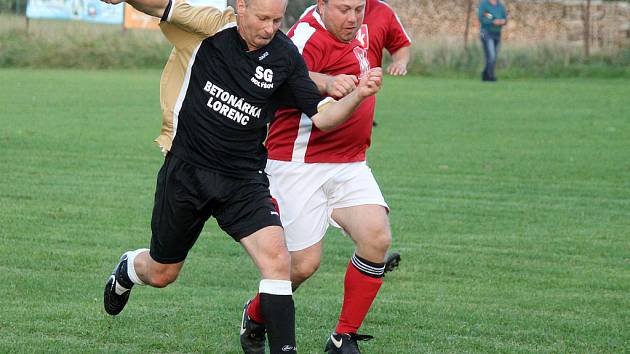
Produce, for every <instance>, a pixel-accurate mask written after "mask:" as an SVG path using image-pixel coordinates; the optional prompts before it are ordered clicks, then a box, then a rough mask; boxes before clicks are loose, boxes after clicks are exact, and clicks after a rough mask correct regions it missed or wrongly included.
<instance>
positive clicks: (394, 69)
mask: <svg viewBox="0 0 630 354" xmlns="http://www.w3.org/2000/svg"><path fill="white" fill-rule="evenodd" d="M410 59H411V48H410V47H409V46H407V47H402V48H400V49H398V50H397V51H395V52H394V53H392V63H391V64H390V65H389V67H388V68H387V72H388V73H389V74H390V75H392V76H404V75H407V65H408V64H409V60H410Z"/></svg>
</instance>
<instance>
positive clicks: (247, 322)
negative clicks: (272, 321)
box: [241, 300, 265, 354]
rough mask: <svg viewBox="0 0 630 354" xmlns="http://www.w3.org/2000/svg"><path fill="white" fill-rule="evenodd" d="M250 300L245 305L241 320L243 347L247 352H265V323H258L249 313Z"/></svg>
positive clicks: (254, 353)
mask: <svg viewBox="0 0 630 354" xmlns="http://www.w3.org/2000/svg"><path fill="white" fill-rule="evenodd" d="M250 302H252V301H251V300H250V301H248V302H247V303H246V304H245V306H244V307H243V318H242V320H241V347H243V353H245V354H265V324H264V323H258V322H256V321H254V320H252V319H251V318H249V316H248V315H247V308H248V307H249V303H250Z"/></svg>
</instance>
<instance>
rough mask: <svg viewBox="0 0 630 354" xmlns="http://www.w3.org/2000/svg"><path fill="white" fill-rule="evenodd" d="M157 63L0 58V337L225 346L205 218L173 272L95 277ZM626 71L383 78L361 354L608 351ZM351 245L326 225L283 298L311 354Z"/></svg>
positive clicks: (621, 322) (622, 224)
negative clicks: (146, 282)
mask: <svg viewBox="0 0 630 354" xmlns="http://www.w3.org/2000/svg"><path fill="white" fill-rule="evenodd" d="M158 81H159V72H158V71H112V72H104V71H103V72H81V71H28V70H2V71H0V82H2V85H1V86H0V127H1V128H0V176H1V182H0V274H1V276H0V352H24V353H27V352H28V353H30V352H60V353H61V352H63V353H67V352H75V353H79V352H80V353H87V352H93V353H97V352H134V353H146V352H159V353H171V352H177V353H187V352H204V353H238V352H239V348H240V347H239V343H238V328H239V318H240V312H241V308H242V305H243V303H244V302H245V301H246V300H247V298H248V297H249V296H251V295H252V294H253V290H254V289H255V288H256V287H257V282H258V275H257V273H256V271H255V268H254V267H253V265H252V264H251V262H250V261H249V259H248V257H247V256H246V255H245V253H244V252H243V251H242V250H241V249H240V247H239V246H238V245H237V244H236V243H234V242H233V241H232V240H231V239H230V238H229V237H228V236H226V235H225V234H223V233H222V232H221V231H220V230H219V229H218V228H217V227H216V226H215V224H214V222H213V221H211V222H209V223H208V225H207V227H206V229H205V231H204V233H203V234H202V236H201V237H200V239H199V241H198V243H197V245H196V246H195V248H193V250H192V252H191V254H190V257H189V260H188V262H187V264H186V266H185V267H184V270H183V273H182V274H181V276H180V279H179V280H178V281H177V282H176V283H175V284H173V285H172V286H170V287H168V288H166V289H151V288H136V289H134V291H133V294H132V298H131V300H130V303H129V304H128V305H127V308H126V309H125V310H124V311H123V313H121V314H120V315H119V316H117V317H110V316H108V315H106V314H105V312H104V311H103V309H102V290H103V285H104V282H105V280H106V278H107V276H108V274H109V273H110V272H111V270H112V267H113V266H114V264H115V262H116V260H117V258H118V257H119V256H120V254H121V253H122V252H124V251H125V250H127V249H132V248H139V247H146V246H148V242H149V239H150V233H149V220H150V214H151V208H152V203H153V202H152V200H153V193H154V184H155V177H156V173H157V170H158V169H159V167H160V164H161V161H162V157H161V154H160V153H159V150H158V149H157V148H156V147H155V146H154V145H153V143H152V139H153V138H154V136H156V135H157V133H158V130H159V125H160V113H159V100H158ZM629 96H630V84H629V82H628V81H627V80H625V81H624V80H549V81H545V80H531V81H502V82H499V83H497V84H482V83H480V82H476V81H466V80H439V79H424V78H420V77H407V78H403V79H394V78H389V77H388V78H387V79H386V82H385V88H384V91H383V92H382V93H381V94H380V96H379V98H378V104H377V107H378V108H377V109H378V114H377V121H378V122H379V123H380V124H379V126H378V127H377V128H375V130H374V133H373V147H372V149H371V151H370V152H369V155H368V159H369V163H370V165H371V167H372V169H373V171H374V173H375V175H376V177H377V179H378V180H379V183H380V185H381V188H382V190H383V193H384V195H385V197H386V199H387V200H388V202H389V203H390V206H391V209H392V213H391V223H392V229H393V234H394V243H393V247H392V248H393V249H395V250H399V251H400V252H401V253H402V256H403V260H402V263H401V266H400V268H399V269H398V270H397V271H396V272H394V273H391V274H388V275H387V276H386V278H385V283H384V286H383V288H382V290H381V292H380V294H379V296H378V298H377V300H376V303H375V305H374V307H373V310H372V311H371V313H370V314H369V316H368V318H367V319H366V321H365V323H364V325H363V327H362V330H361V332H363V333H368V334H372V335H374V336H375V337H376V339H375V340H373V341H371V342H367V343H362V348H363V351H364V352H365V353H420V352H430V353H464V352H466V353H532V352H537V353H558V352H572V353H573V352H577V353H595V352H602V353H604V352H606V353H620V352H628V348H630V332H629V331H628V328H630V296H629V295H628V294H630V113H629V112H630V103H629V102H630V101H628V99H627V98H628V97H629ZM351 253H352V245H351V242H350V241H349V240H348V239H346V238H344V237H343V236H341V234H340V233H339V232H337V231H334V230H333V231H331V232H329V235H328V236H327V241H326V247H325V256H324V259H323V263H322V267H321V269H320V270H319V272H318V273H317V274H316V275H315V277H314V278H312V279H311V280H310V281H308V282H307V283H305V284H304V285H303V287H302V288H300V290H299V291H298V292H297V293H296V295H295V302H296V310H297V324H298V328H297V330H298V346H299V349H300V352H302V353H319V352H321V351H322V349H323V344H324V341H325V338H326V336H327V335H328V334H329V333H330V331H331V330H332V329H333V328H334V325H335V323H336V318H337V315H338V312H339V310H340V306H341V299H342V284H343V272H344V270H345V266H346V264H347V262H348V259H349V257H350V256H351Z"/></svg>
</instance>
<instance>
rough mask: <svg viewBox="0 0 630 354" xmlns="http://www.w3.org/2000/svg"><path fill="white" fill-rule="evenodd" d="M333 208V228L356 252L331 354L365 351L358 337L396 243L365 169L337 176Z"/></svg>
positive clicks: (384, 207)
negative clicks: (391, 248)
mask: <svg viewBox="0 0 630 354" xmlns="http://www.w3.org/2000/svg"><path fill="white" fill-rule="evenodd" d="M337 181H338V182H337V186H336V189H335V194H334V196H335V197H334V198H333V200H331V205H332V207H333V210H332V212H331V218H332V224H333V225H335V226H339V227H341V228H342V229H343V230H344V231H345V232H346V233H347V234H348V235H349V236H350V237H351V238H352V240H353V241H354V244H355V252H354V254H353V255H352V257H351V259H350V261H349V262H348V266H347V268H346V274H345V280H344V301H343V305H342V310H341V314H340V316H339V321H338V323H337V326H336V328H335V333H333V334H332V335H331V337H330V338H329V340H328V343H327V346H326V350H327V351H328V352H329V353H343V352H345V351H346V350H347V349H348V347H351V348H352V350H353V352H359V351H358V350H359V349H358V345H357V343H356V342H357V341H358V340H365V339H369V338H371V337H369V336H361V335H357V331H358V329H359V328H360V327H361V324H362V323H363V320H364V319H365V317H366V315H367V313H368V311H369V309H370V307H371V305H372V303H373V301H374V299H375V297H376V295H377V293H378V291H379V289H380V287H381V284H382V282H383V278H382V277H383V273H384V268H385V256H386V253H387V249H388V248H389V246H390V244H391V231H390V227H389V220H388V217H387V213H388V209H387V204H386V203H385V201H384V199H383V196H382V194H381V192H380V189H379V188H378V184H377V183H376V180H375V179H374V177H373V176H372V173H371V171H370V169H369V167H367V165H365V164H348V167H347V169H345V170H344V173H341V174H339V176H338V177H337Z"/></svg>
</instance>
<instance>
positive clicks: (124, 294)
mask: <svg viewBox="0 0 630 354" xmlns="http://www.w3.org/2000/svg"><path fill="white" fill-rule="evenodd" d="M132 287H133V283H132V282H131V281H130V280H129V278H128V277H127V253H125V254H123V255H122V256H121V257H120V260H119V261H118V264H117V265H116V267H115V268H114V271H113V272H112V275H111V276H110V277H109V279H108V280H107V284H105V291H104V293H103V306H104V307H105V312H107V313H108V314H110V315H112V316H116V315H118V314H119V313H120V311H122V310H123V308H125V305H126V304H127V300H129V294H130V293H131V288H132ZM116 290H118V292H116ZM119 293H120V294H119Z"/></svg>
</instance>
